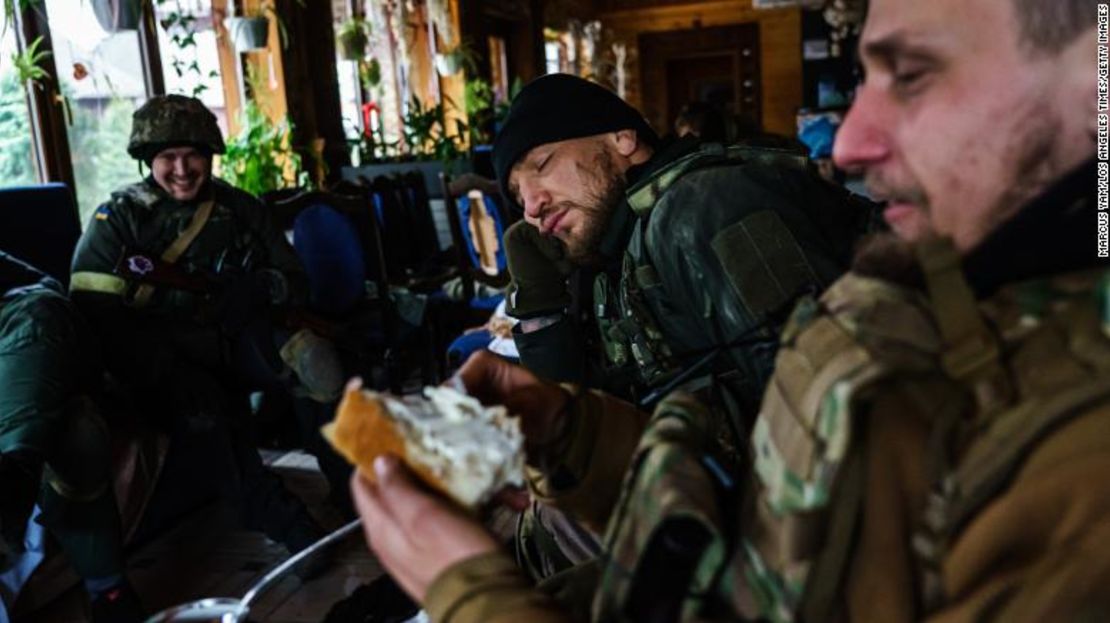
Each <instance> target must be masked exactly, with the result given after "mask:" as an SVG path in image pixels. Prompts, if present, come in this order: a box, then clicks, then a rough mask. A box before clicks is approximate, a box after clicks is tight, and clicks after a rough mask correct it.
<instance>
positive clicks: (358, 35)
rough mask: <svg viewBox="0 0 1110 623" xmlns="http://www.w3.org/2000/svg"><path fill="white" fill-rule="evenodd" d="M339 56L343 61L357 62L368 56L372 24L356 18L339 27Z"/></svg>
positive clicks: (336, 36) (337, 42) (336, 38)
mask: <svg viewBox="0 0 1110 623" xmlns="http://www.w3.org/2000/svg"><path fill="white" fill-rule="evenodd" d="M335 41H336V45H337V47H338V48H339V56H340V57H341V58H343V60H347V61H357V60H360V59H362V58H364V57H365V56H366V47H367V46H368V45H369V44H370V22H367V21H366V20H365V19H363V18H361V17H358V16H355V17H352V18H351V19H348V20H346V21H344V22H343V23H342V24H340V25H339V30H338V31H337V32H336V33H335Z"/></svg>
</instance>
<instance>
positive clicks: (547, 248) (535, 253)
mask: <svg viewBox="0 0 1110 623" xmlns="http://www.w3.org/2000/svg"><path fill="white" fill-rule="evenodd" d="M504 243H505V259H506V260H507V261H508V264H509V275H510V276H511V277H512V283H510V284H509V291H508V297H507V299H506V300H507V303H506V308H507V310H506V311H508V313H509V315H510V316H513V317H514V318H522V319H523V318H535V317H536V316H541V315H546V314H557V313H561V312H562V311H563V309H565V308H566V307H567V306H568V305H570V294H569V293H568V292H567V275H569V274H570V273H571V271H572V270H573V267H572V266H571V265H570V263H569V262H567V260H566V259H565V257H564V254H563V247H562V244H561V243H560V242H559V241H558V240H557V239H555V238H554V237H551V236H544V235H542V234H540V232H539V231H538V230H537V229H536V228H535V227H533V226H532V225H529V224H528V223H526V222H524V221H520V222H518V223H516V224H515V225H513V226H512V227H510V228H509V229H508V230H507V231H506V232H505V240H504Z"/></svg>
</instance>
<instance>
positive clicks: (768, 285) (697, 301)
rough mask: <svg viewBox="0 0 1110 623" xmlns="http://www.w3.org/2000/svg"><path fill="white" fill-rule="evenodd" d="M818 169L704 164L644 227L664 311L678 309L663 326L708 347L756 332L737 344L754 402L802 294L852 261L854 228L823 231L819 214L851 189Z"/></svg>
mask: <svg viewBox="0 0 1110 623" xmlns="http://www.w3.org/2000/svg"><path fill="white" fill-rule="evenodd" d="M810 178H811V176H810V175H808V174H807V173H805V171H804V170H799V171H793V170H790V169H771V168H768V167H764V166H757V165H748V166H745V167H721V168H711V169H705V170H701V171H695V172H693V173H690V174H687V175H685V176H683V177H682V178H681V179H680V180H678V181H677V182H676V183H675V184H674V185H673V186H672V187H671V188H670V189H669V190H668V192H667V193H666V194H665V195H664V196H663V197H662V198H661V199H660V200H659V202H658V203H657V204H656V206H655V208H654V209H653V211H652V214H651V218H650V220H649V223H648V227H647V231H646V232H645V233H646V246H647V249H648V251H649V254H650V256H651V258H650V259H651V261H652V264H653V266H654V267H655V269H656V271H657V272H658V276H659V281H660V282H661V284H662V287H663V289H664V291H665V296H664V297H663V298H665V300H666V302H667V305H668V307H669V308H670V309H666V310H663V311H664V312H667V311H670V312H672V314H673V316H675V317H676V320H675V321H674V322H671V323H667V321H666V320H667V319H666V318H664V319H663V320H664V325H667V324H670V325H671V326H681V327H685V329H684V331H687V332H688V333H685V334H684V335H678V336H674V337H675V338H677V341H679V342H680V343H682V345H683V346H684V347H685V348H686V349H688V350H690V351H699V350H702V351H705V352H708V351H710V350H712V349H713V348H714V347H717V346H719V345H724V344H736V343H739V342H741V341H744V342H748V340H750V339H753V338H754V339H755V340H757V342H756V343H746V344H745V345H743V346H739V345H738V346H736V347H734V348H731V349H730V350H729V351H728V352H729V354H730V356H731V359H732V364H733V366H734V368H735V369H737V370H739V371H740V373H741V380H740V385H739V386H740V387H741V388H742V391H743V393H744V395H745V397H747V398H748V399H749V401H750V403H751V404H750V406H751V407H752V408H753V409H754V408H756V407H757V406H758V401H759V397H760V395H761V394H762V388H763V386H764V385H765V383H766V381H767V377H768V375H769V374H770V371H771V369H772V367H773V362H774V355H775V349H776V344H777V339H776V338H777V334H778V330H779V328H781V324H782V322H784V321H785V318H786V316H787V315H788V313H789V312H790V309H791V307H792V306H793V303H794V301H795V300H796V299H797V297H799V296H800V295H802V294H805V293H810V292H817V291H820V290H822V289H823V288H824V287H826V286H827V285H829V284H830V283H832V281H834V280H835V279H836V278H837V277H838V276H839V275H840V274H841V272H842V271H843V269H844V266H845V263H846V262H847V260H848V251H847V249H848V248H849V247H850V244H849V242H848V241H847V240H840V238H842V237H847V235H848V234H846V233H845V234H831V233H829V232H827V231H823V230H822V226H821V224H820V222H819V220H817V219H816V218H815V217H814V216H813V214H812V212H813V211H815V210H819V209H826V207H827V206H826V204H828V203H830V202H832V203H837V202H839V201H841V197H842V195H841V194H839V193H834V192H833V189H831V188H828V187H826V186H825V185H822V184H820V183H819V182H818V181H816V180H813V179H810ZM828 209H830V210H832V208H828ZM834 238H835V239H834ZM764 321H769V322H770V326H769V327H768V328H765V329H763V330H761V331H759V332H757V333H755V334H752V333H751V329H752V328H753V327H755V326H757V325H759V324H761V323H763V322H764Z"/></svg>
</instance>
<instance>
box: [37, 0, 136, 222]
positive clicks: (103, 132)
mask: <svg viewBox="0 0 1110 623" xmlns="http://www.w3.org/2000/svg"><path fill="white" fill-rule="evenodd" d="M46 13H47V19H48V21H49V23H50V37H51V39H52V41H53V44H54V62H55V64H56V65H57V67H58V82H59V85H58V86H59V88H60V90H61V92H62V96H63V97H64V98H65V101H66V104H65V105H66V108H67V110H68V114H69V121H70V123H69V126H68V127H67V128H66V130H67V134H68V135H69V148H70V157H71V158H72V159H73V169H74V177H75V178H76V181H77V187H76V188H75V189H74V191H75V193H76V195H77V204H78V207H79V209H80V213H81V223H82V225H87V224H88V222H89V218H90V216H91V215H92V212H93V210H95V209H96V206H98V205H100V204H101V203H103V202H104V201H106V200H107V199H108V197H109V195H110V194H111V192H112V191H113V190H115V189H117V188H119V187H121V186H123V185H125V184H129V183H132V182H136V181H139V179H141V177H140V171H139V167H138V164H137V163H136V161H135V160H133V159H132V158H131V156H129V155H127V139H128V136H129V135H130V133H131V113H132V112H134V110H135V108H137V107H138V106H140V105H141V104H142V103H143V101H145V100H146V98H147V93H146V85H145V82H144V80H143V67H142V59H141V55H140V51H139V33H138V31H136V30H122V31H119V32H115V33H109V32H107V31H106V30H105V29H104V28H103V27H102V26H101V25H100V23H99V22H98V21H97V17H96V14H95V13H94V11H93V3H92V2H74V1H73V0H46Z"/></svg>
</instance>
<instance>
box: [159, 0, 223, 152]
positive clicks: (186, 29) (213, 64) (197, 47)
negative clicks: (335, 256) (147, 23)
mask: <svg viewBox="0 0 1110 623" xmlns="http://www.w3.org/2000/svg"><path fill="white" fill-rule="evenodd" d="M154 17H155V21H156V22H157V23H158V52H159V55H160V56H161V57H162V58H161V61H162V76H163V78H164V80H165V82H166V93H180V94H181V95H191V96H193V97H196V98H199V99H200V101H202V102H204V105H205V106H207V107H208V110H211V111H212V113H213V114H215V115H216V121H217V123H219V125H220V130H221V131H222V132H223V133H224V136H227V105H226V103H225V101H224V86H223V82H222V80H221V79H220V57H219V50H218V49H217V47H216V29H215V26H214V24H213V19H215V18H214V17H213V11H212V0H162V1H161V2H157V3H155V7H154Z"/></svg>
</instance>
